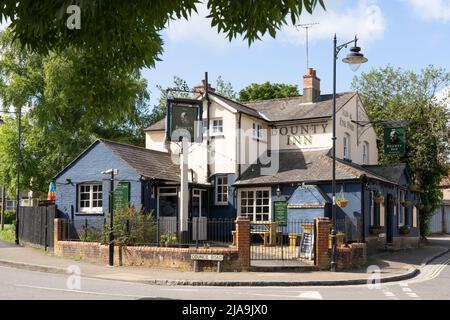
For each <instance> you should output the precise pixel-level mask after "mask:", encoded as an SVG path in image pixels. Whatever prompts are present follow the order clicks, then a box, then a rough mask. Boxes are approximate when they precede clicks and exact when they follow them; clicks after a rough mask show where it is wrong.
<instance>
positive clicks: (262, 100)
mask: <svg viewBox="0 0 450 320" xmlns="http://www.w3.org/2000/svg"><path fill="white" fill-rule="evenodd" d="M355 93H358V92H357V91H343V92H336V95H338V94H355ZM330 95H333V94H332V93H326V94H321V95H320V96H319V97H318V98H320V97H322V96H330ZM300 98H303V95H299V96H293V97H284V98H274V99H258V100H253V101H245V102H241V104H242V103H264V102H268V101H274V102H275V101H283V100H290V99H300ZM311 103H314V101H311ZM247 107H249V106H247ZM249 108H251V107H249Z"/></svg>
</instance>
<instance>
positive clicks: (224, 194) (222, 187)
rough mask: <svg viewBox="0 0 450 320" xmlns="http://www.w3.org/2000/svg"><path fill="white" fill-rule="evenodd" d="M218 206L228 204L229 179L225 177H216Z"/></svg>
mask: <svg viewBox="0 0 450 320" xmlns="http://www.w3.org/2000/svg"><path fill="white" fill-rule="evenodd" d="M216 204H217V205H227V204H228V177H227V176H225V175H222V176H216Z"/></svg>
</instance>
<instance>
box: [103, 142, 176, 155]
mask: <svg viewBox="0 0 450 320" xmlns="http://www.w3.org/2000/svg"><path fill="white" fill-rule="evenodd" d="M98 140H100V141H101V142H104V143H111V144H118V145H121V146H124V147H130V148H135V149H139V150H142V151H146V152H150V153H160V154H164V155H169V154H168V153H167V152H163V151H157V150H153V149H147V148H145V147H139V146H135V145H132V144H128V143H123V142H118V141H114V140H109V139H104V138H99V139H98Z"/></svg>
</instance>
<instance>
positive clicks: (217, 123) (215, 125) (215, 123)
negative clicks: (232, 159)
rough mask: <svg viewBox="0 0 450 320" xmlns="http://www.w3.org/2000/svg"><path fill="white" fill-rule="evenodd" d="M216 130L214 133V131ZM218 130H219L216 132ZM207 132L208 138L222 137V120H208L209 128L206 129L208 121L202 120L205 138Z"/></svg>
mask: <svg viewBox="0 0 450 320" xmlns="http://www.w3.org/2000/svg"><path fill="white" fill-rule="evenodd" d="M215 129H216V131H214V130H215ZM217 129H219V130H217ZM208 130H209V136H210V137H214V136H222V135H223V118H212V119H209V128H208V120H207V119H203V136H207V132H208Z"/></svg>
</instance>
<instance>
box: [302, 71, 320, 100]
mask: <svg viewBox="0 0 450 320" xmlns="http://www.w3.org/2000/svg"><path fill="white" fill-rule="evenodd" d="M318 96H320V79H319V78H317V77H316V70H314V68H308V69H307V71H306V75H304V76H303V98H304V101H305V102H313V101H314V100H315V99H316V98H317V97H318Z"/></svg>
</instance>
